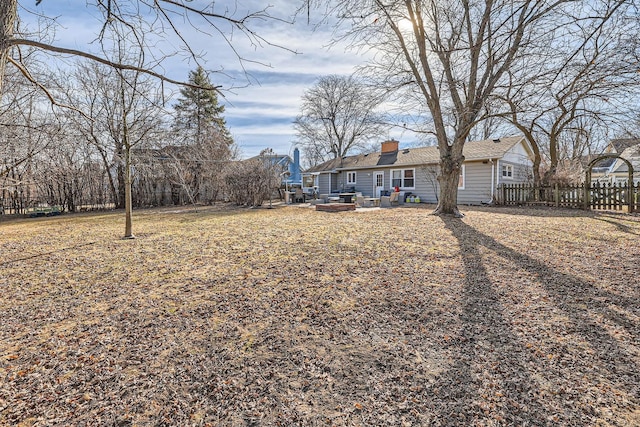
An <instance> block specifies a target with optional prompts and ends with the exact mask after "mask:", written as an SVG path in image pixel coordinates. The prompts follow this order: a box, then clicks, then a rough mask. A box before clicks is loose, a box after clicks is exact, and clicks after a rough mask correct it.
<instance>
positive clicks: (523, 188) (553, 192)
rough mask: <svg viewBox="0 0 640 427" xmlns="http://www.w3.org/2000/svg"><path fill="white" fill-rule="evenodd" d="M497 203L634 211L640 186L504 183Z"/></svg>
mask: <svg viewBox="0 0 640 427" xmlns="http://www.w3.org/2000/svg"><path fill="white" fill-rule="evenodd" d="M498 194H499V200H498V202H499V203H500V204H503V205H526V206H529V205H542V206H555V207H566V208H577V209H595V210H608V211H623V212H637V211H639V210H640V183H636V184H633V183H632V184H631V185H629V184H628V183H618V184H604V183H597V182H596V183H592V184H591V185H589V186H587V187H586V188H585V185H584V184H582V185H575V186H561V185H558V184H556V185H553V186H534V185H533V184H503V185H502V186H501V187H500V191H499V192H498Z"/></svg>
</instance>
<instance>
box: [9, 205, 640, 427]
mask: <svg viewBox="0 0 640 427" xmlns="http://www.w3.org/2000/svg"><path fill="white" fill-rule="evenodd" d="M428 213H429V211H428V210H427V209H424V208H416V207H407V208H396V209H388V210H373V209H372V210H369V211H368V212H366V213H363V212H347V213H340V214H326V213H321V212H315V211H313V210H307V209H301V208H297V207H279V208H277V209H272V210H251V211H247V210H241V209H235V210H229V209H226V208H225V209H221V210H219V209H218V208H210V209H202V210H199V212H198V213H193V212H168V211H163V210H150V211H140V212H136V215H135V222H134V227H135V230H134V231H135V234H136V235H137V236H139V238H138V239H136V240H127V241H123V240H120V239H119V235H120V233H121V230H122V221H123V219H122V218H121V215H120V214H107V215H105V214H101V215H95V216H91V215H83V216H82V217H76V216H62V217H56V218H47V219H43V220H28V221H27V220H19V221H10V222H6V223H1V224H0V233H1V234H2V238H3V242H5V241H6V242H8V244H7V245H3V246H2V247H0V259H1V261H0V290H1V292H2V293H1V294H0V312H1V313H2V323H0V425H20V424H21V423H22V424H23V425H34V424H37V425H104V424H108V425H123V426H124V425H198V426H201V425H202V426H204V425H221V426H236V425H316V424H326V425H335V426H347V425H349V426H350V425H407V426H411V425H414V426H416V425H557V424H563V425H612V426H614V425H620V426H622V425H633V421H634V420H637V419H638V413H639V411H640V398H639V397H638V396H640V392H639V390H638V384H640V378H639V374H638V372H640V369H638V367H639V366H640V348H639V346H638V342H639V341H640V339H639V337H640V330H639V325H638V321H639V316H640V315H639V313H640V307H639V305H640V303H639V301H640V298H638V297H639V296H640V295H638V293H639V292H640V291H639V290H638V287H637V286H636V285H635V284H634V283H631V282H630V276H629V270H628V269H624V268H616V266H629V265H637V262H638V261H639V260H638V255H637V250H630V248H636V249H637V248H638V246H637V241H638V240H637V239H638V235H640V220H639V218H638V217H633V216H623V215H619V216H615V215H614V216H607V217H606V221H604V220H602V215H604V214H587V213H583V212H576V211H561V210H553V209H548V210H535V211H528V210H520V209H487V208H483V209H469V210H468V211H467V212H466V217H465V218H464V219H463V220H453V219H450V218H439V217H433V216H430V215H428ZM417 230H419V231H417ZM87 241H90V242H92V244H90V245H87V244H85V243H86V242H87ZM634 263H635V264H634ZM630 422H631V424H630Z"/></svg>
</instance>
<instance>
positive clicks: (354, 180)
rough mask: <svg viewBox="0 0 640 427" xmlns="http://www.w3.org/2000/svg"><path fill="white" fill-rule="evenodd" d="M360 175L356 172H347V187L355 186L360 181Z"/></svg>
mask: <svg viewBox="0 0 640 427" xmlns="http://www.w3.org/2000/svg"><path fill="white" fill-rule="evenodd" d="M351 174H353V181H352V180H351V176H352V175H351ZM357 178H358V175H357V173H356V171H349V172H347V185H355V184H356V183H357V181H358V179H357Z"/></svg>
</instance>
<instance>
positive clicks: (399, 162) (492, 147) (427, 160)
mask: <svg viewBox="0 0 640 427" xmlns="http://www.w3.org/2000/svg"><path fill="white" fill-rule="evenodd" d="M523 140H524V137H522V136H511V137H506V138H500V139H495V140H494V139H485V140H482V141H470V142H467V143H465V144H464V148H463V154H464V157H465V161H467V162H468V161H474V160H488V159H499V158H501V157H503V156H504V155H505V154H506V153H507V151H509V150H510V149H511V148H513V147H514V146H515V145H516V144H517V143H518V142H520V141H523ZM438 163H440V153H439V152H438V147H437V146H429V147H419V148H407V149H400V150H398V151H394V152H391V153H384V154H383V153H380V152H377V153H371V154H358V155H355V156H347V157H342V158H337V159H332V160H329V161H327V162H324V163H322V164H319V165H317V166H314V167H312V168H310V169H307V170H306V171H305V172H306V173H314V172H328V171H333V170H343V169H377V168H385V167H389V166H419V165H428V164H438Z"/></svg>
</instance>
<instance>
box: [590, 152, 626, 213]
mask: <svg viewBox="0 0 640 427" xmlns="http://www.w3.org/2000/svg"><path fill="white" fill-rule="evenodd" d="M604 159H620V160H622V161H623V162H625V163H626V164H627V167H628V168H629V179H628V181H627V186H628V188H629V190H631V189H632V188H633V165H632V164H631V162H630V161H629V160H627V159H625V158H623V157H620V155H618V154H602V155H600V156H598V157H596V158H595V159H593V160H592V161H591V162H589V166H588V167H587V172H586V179H585V183H584V184H585V185H584V208H585V209H589V206H591V190H590V189H591V169H593V167H594V166H595V165H596V164H597V163H598V162H599V161H600V160H604ZM627 193H629V194H630V195H631V192H630V191H628V192H627ZM627 205H628V209H629V213H631V212H633V206H634V203H633V202H632V201H631V198H630V197H627Z"/></svg>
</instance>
